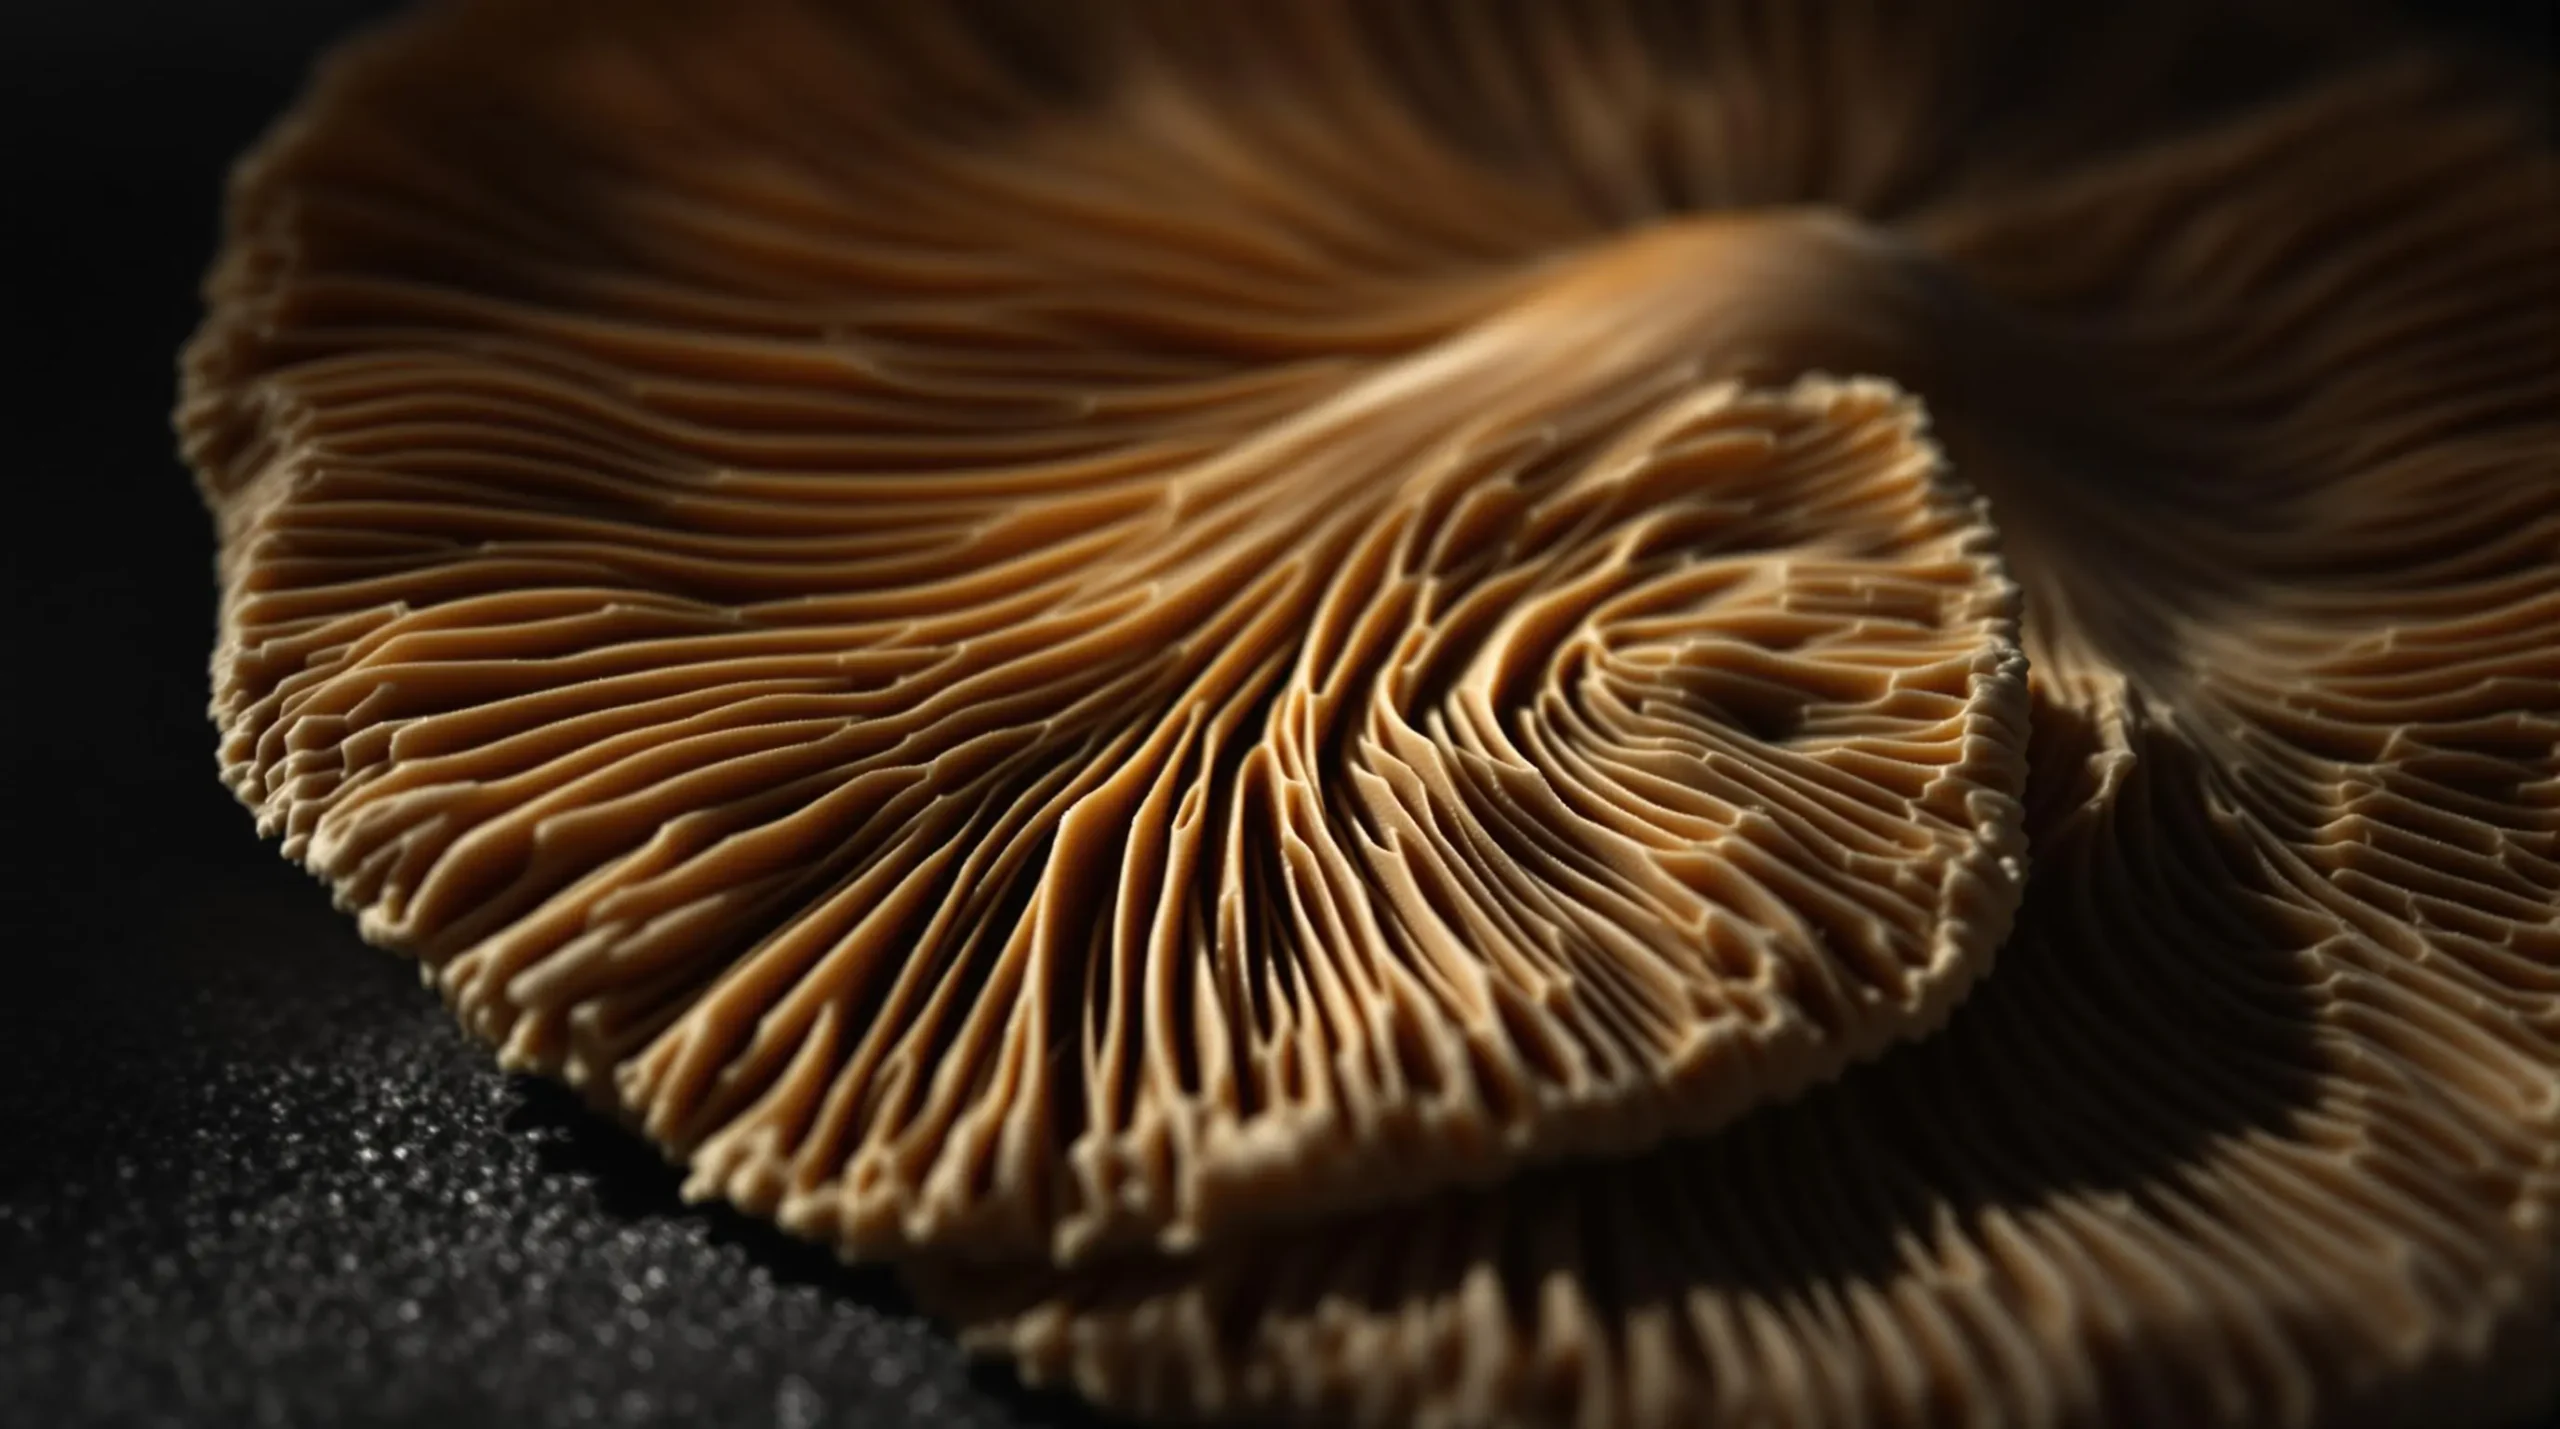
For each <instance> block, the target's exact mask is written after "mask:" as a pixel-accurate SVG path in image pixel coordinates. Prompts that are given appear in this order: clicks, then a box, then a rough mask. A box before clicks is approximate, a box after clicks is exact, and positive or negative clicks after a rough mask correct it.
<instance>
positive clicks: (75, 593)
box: [0, 0, 2560, 1429]
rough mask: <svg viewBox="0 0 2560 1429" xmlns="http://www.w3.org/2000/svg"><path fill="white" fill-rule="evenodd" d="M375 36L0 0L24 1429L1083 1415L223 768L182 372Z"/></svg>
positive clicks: (19, 1400)
mask: <svg viewBox="0 0 2560 1429" xmlns="http://www.w3.org/2000/svg"><path fill="white" fill-rule="evenodd" d="M381 8H383V7H382V6H381V5H379V4H366V3H357V0H336V3H331V0H259V3H248V0H164V3H159V4H87V5H73V4H69V3H62V0H34V3H15V4H0V65H5V66H7V67H8V68H7V71H6V87H5V89H0V134H5V135H6V136H7V137H8V142H9V157H10V165H9V167H8V168H7V170H6V171H5V174H4V175H0V215H5V216H6V217H7V219H8V223H7V229H6V232H7V237H6V238H0V247H5V248H6V249H7V250H8V254H7V256H8V258H9V259H10V262H11V264H12V267H11V269H10V270H9V271H8V272H7V273H6V275H5V278H0V303H5V304H6V305H7V307H6V309H5V317H6V319H7V323H6V326H5V327H0V332H5V333H6V334H7V335H8V337H9V339H10V340H11V341H10V344H9V345H10V347H11V349H12V356H13V358H14V359H16V360H15V361H13V362H12V363H11V364H10V365H11V366H12V367H15V368H18V369H20V370H21V372H22V373H23V372H24V371H25V370H26V369H28V368H30V367H32V368H33V369H34V370H35V374H36V381H35V383H34V385H32V386H27V385H23V379H22V385H19V386H17V387H15V388H11V389H0V411H5V412H6V413H7V414H8V422H7V424H6V426H5V428H0V430H5V431H6V432H7V434H8V436H9V445H7V446H6V447H5V448H0V450H5V452H6V454H7V456H6V460H7V467H6V480H7V481H8V482H9V490H10V493H11V496H12V500H13V501H14V503H15V504H14V505H10V506H6V507H0V542H5V543H6V547H7V559H6V561H5V563H0V581H5V584H4V585H0V598H5V602H6V604H5V606H0V609H5V610H6V611H7V612H8V615H9V620H8V622H7V624H6V626H5V627H0V628H5V629H6V630H7V631H8V632H9V634H8V641H7V645H6V664H5V666H0V670H5V674H0V696H4V697H0V721H5V723H0V777H4V778H5V782H0V793H5V795H6V798H5V800H0V808H5V809H6V811H7V813H6V827H5V829H0V834H5V836H6V838H7V840H8V846H9V847H11V848H12V849H13V850H14V853H13V855H12V860H11V861H10V862H8V863H7V864H5V865H0V868H5V874H0V957H5V959H6V961H5V965H4V966H5V976H0V1425H31V1426H33V1425H44V1426H52V1425H64V1426H70V1425H92V1424H94V1425H170V1426H189V1429H194V1426H223V1425H232V1424H259V1425H326V1426H336V1425H359V1424H454V1423H462V1424H485V1425H489V1426H493V1429H515V1427H516V1426H548V1425H578V1424H619V1425H643V1424H669V1425H674V1424H724V1425H741V1426H743V1425H781V1426H790V1427H791V1429H807V1426H815V1425H849V1426H850V1425H861V1426H882V1429H897V1426H908V1425H915V1426H921V1425H1063V1424H1093V1423H1096V1422H1097V1421H1094V1420H1092V1419H1089V1418H1087V1417H1084V1416H1082V1415H1081V1414H1079V1413H1078V1412H1077V1411H1075V1410H1074V1409H1073V1408H1072V1407H1071V1406H1067V1405H1064V1404H1061V1403H1059V1402H1057V1401H1054V1400H1049V1399H1041V1398H1035V1397H1032V1396H1027V1395H1025V1394H1023V1393H1021V1392H1020V1391H1019V1390H1017V1389H1014V1388H1013V1387H1011V1386H1010V1384H1009V1383H1008V1382H1007V1381H1006V1380H1005V1379H1004V1377H1003V1376H1002V1375H1001V1374H997V1373H993V1372H989V1371H985V1370H973V1369H971V1368H970V1367H969V1366H967V1365H966V1364H965V1363H964V1361H963V1360H962V1358H961V1356H960V1355H959V1353H958V1351H957V1350H956V1349H954V1348H953V1347H952V1346H951V1344H950V1343H949V1341H948V1340H947V1339H945V1338H943V1337H942V1336H940V1335H939V1334H937V1333H936V1332H935V1331H934V1330H933V1329H932V1328H931V1327H930V1326H929V1325H927V1324H926V1323H925V1322H924V1321H923V1320H921V1319H920V1318H919V1317H917V1316H916V1315H915V1314H914V1313H913V1312H912V1311H911V1310H910V1309H908V1308H907V1307H906V1306H905V1305H904V1303H903V1302H902V1301H901V1300H900V1298H899V1297H898V1295H897V1293H896V1291H895V1289H894V1287H893V1286H892V1285H891V1283H890V1282H889V1281H888V1280H887V1279H886V1277H883V1276H878V1275H869V1274H853V1273H848V1272H845V1271H842V1270H840V1269H838V1268H836V1267H835V1266H834V1265H833V1264H832V1262H830V1261H828V1260H827V1259H826V1258H824V1257H823V1256H819V1255H815V1254H812V1253H809V1252H807V1251H805V1250H802V1249H800V1248H798V1247H795V1246H792V1245H790V1244H788V1243H786V1242H784V1241H782V1240H781V1239H780V1238H779V1237H777V1236H774V1235H772V1234H770V1233H768V1232H764V1231H761V1230H759V1229H757V1228H755V1227H752V1226H748V1225H745V1224H743V1223H741V1222H739V1221H738V1220H737V1219H735V1218H733V1217H728V1216H724V1215H718V1214H711V1213H704V1212H697V1211H691V1210H687V1209H685V1208H683V1207H682V1206H680V1205H679V1204H678V1203H677V1200H676V1196H675V1177H674V1175H673V1173H672V1172H670V1171H668V1170H667V1169H666V1168H665V1167H663V1166H662V1165H660V1164H659V1163H658V1162H657V1161H656V1160H655V1158H654V1157H653V1156H652V1155H651V1154H649V1153H648V1152H646V1151H645V1150H642V1149H640V1148H639V1147H638V1146H637V1145H636V1143H634V1142H633V1141H631V1140H630V1139H629V1138H627V1137H625V1136H623V1135H622V1134H621V1133H619V1132H617V1131H614V1130H612V1129H610V1128H608V1127H605V1126H603V1125H601V1124H599V1123H597V1122H596V1121H594V1120H593V1119H591V1118H589V1117H587V1116H586V1115H585V1114H584V1113H583V1112H581V1111H580V1110H578V1109H577V1108H576V1107H575V1105H574V1104H573V1103H571V1102H570V1100H569V1099H568V1098H567V1097H566V1096H565V1095H563V1094H560V1093H556V1092H550V1091H547V1090H545V1089H542V1088H537V1087H530V1086H527V1085H524V1084H521V1083H518V1082H514V1081H510V1080H509V1079H506V1078H503V1077H501V1076H499V1075H498V1074H497V1073H496V1072H494V1071H492V1070H491V1069H490V1067H489V1058H488V1056H487V1054H486V1053H485V1052H483V1051H482V1050H480V1049H479V1048H477V1047H475V1046H473V1045H471V1044H469V1043H468V1042H467V1041H466V1040H465V1039H464V1038H463V1037H462V1036H461V1034H460V1033H458V1032H456V1031H455V1030H453V1028H452V1027H451V1026H450V1024H449V1023H448V1021H447V1019H446V1018H445V1016H444V1014H443V1012H442V1011H441V1009H440V1008H438V1007H437V1005H436V1004H435V1002H434V999H433V998H432V997H430V996H429V995H427V994H426V993H424V992H423V991H421V990H420V989H419V988H418V986H417V984H416V981H415V978H414V976H413V975H412V973H411V971H410V970H409V969H408V968H407V967H405V966H403V965H402V964H400V963H399V962H397V961H396V960H394V959H391V958H388V957H386V956H384V955H382V954H379V953H376V952H373V951H370V950H368V949H366V948H364V947H363V946H362V945H361V944H360V943H359V942H358V941H357V939H356V937H355V934H354V931H353V927H352V924H351V923H350V921H349V920H347V919H346V918H344V917H342V916H341V915H339V914H337V913H336V912H334V911H333V910H332V909H331V908H330V907H329V903H328V899H327V898H326V896H325V894H324V893H323V892H322V890H321V889H319V888H318V887H317V886H315V885H314V884H312V883H311V882H310V881H309V880H307V879H305V878H304V877H303V876H302V875H300V874H298V873H296V872H295V871H293V870H292V869H290V868H288V867H286V866H284V865H283V864H282V863H281V862H280V861H279V860H278V859H277V858H276V857H275V855H274V853H273V851H272V850H270V849H267V848H264V847H261V846H260V845H259V844H258V842H257V840H256V839H255V837H254V835H253V834H252V832H251V830H250V826H249V821H248V819H247V817H246V816H245V815H244V814H243V813H242V812H241V811H240V810H238V809H237V808H236V807H235V806H233V805H232V803H231V802H230V800H229V798H228V796H227V795H225V794H224V793H223V791H222V790H221V789H220V787H219V786H218V785H217V784H216V783H215V781H214V778H213V770H212V762H211V755H210V747H211V742H212V735H211V731H210V729H209V727H208V726H207V724H206V723H205V721H204V718H203V714H202V710H203V704H204V677H203V671H204V661H205V655H206V651H207V648H208V645H209V643H210V637H211V629H212V583H211V569H210V566H211V533H210V530H209V527H208V524H207V523H206V521H205V520H204V518H203V516H202V514H201V512H200V510H199V509H198V507H197V505H196V502H195V500H194V497H193V495H192V493H191V492H190V491H189V489H188V487H187V484H186V481H185V478H184V474H183V473H182V472H181V471H180V469H179V468H178V466H177V464H176V462H175V460H174V459H173V458H172V456H171V454H170V441H169V436H168V426H167V416H166V414H167V411H168V406H169V401H170V396H171V388H172V370H171V363H172V354H173V353H174V351H175V349H176V347H177V345H178V343H179V342H180V341H181V340H182V339H183V338H184V336H185V335H186V333H187V331H188V330H189V329H190V328H191V327H192V326H193V324H194V322H195V319H196V303H195V285H196V280H197V275H198V273H199V272H200V270H201V268H202V266H203V264H204V262H205V260H206V258H207V256H208V255H209V253H210V251H211V248H212V244H213V238H214V232H215V229H214V222H215V213H216V210H217V205H218V199H219V188H220V179H221V174H222V171H223V168H224V167H225V165H226V164H227V162H228V160H229V159H230V158H231V157H232V156H233V155H234V154H236V153H237V152H239V151H240V150H241V149H242V148H244V147H245V146H246V145H247V144H248V143H249V142H250V141H251V140H252V139H253V138H254V136H255V135H256V133H257V132H258V130H259V129H260V128H261V127H263V126H264V124H265V123H266V122H267V121H268V120H269V119H270V118H272V117H273V115H274V114H276V113H277V112H278V111H279V110H281V108H282V107H283V106H284V105H285V104H286V103H287V102H288V101H289V99H290V98H291V95H292V93H293V91H294V90H295V88H296V87H297V86H298V84H299V82H300V77H301V74H302V71H303V68H304V66H305V65H306V63H307V62H308V59H309V57H310V56H311V54H312V53H313V52H314V51H315V50H316V48H317V47H318V46H319V45H320V44H322V43H323V42H324V41H325V40H326V39H327V38H329V37H331V36H333V35H335V34H337V33H340V32H342V31H343V30H345V29H346V28H347V27H348V26H349V25H350V24H351V23H354V22H356V21H359V20H361V19H362V18H364V17H365V16H367V15H368V14H370V13H373V12H376V11H378V10H380V9H381ZM2450 8H2451V9H2453V10H2455V11H2458V12H2459V13H2460V16H2461V17H2463V18H2467V19H2468V20H2470V21H2471V22H2472V23H2474V24H2476V25H2479V26H2482V27H2485V28H2486V29H2488V30H2489V31H2491V32H2493V33H2499V34H2503V35H2504V36H2505V37H2506V39H2507V43H2508V44H2509V45H2510V47H2511V48H2518V49H2521V50H2522V51H2524V52H2526V53H2527V55H2528V58H2529V57H2530V55H2531V52H2532V51H2534V50H2535V49H2537V48H2547V46H2548V44H2549V37H2550V33H2551V31H2550V9H2549V5H2548V0H2518V3H2501V4H2485V5H2484V4H2473V5H2466V6H2454V7H2450ZM65 691H68V692H74V694H73V695H72V696H71V697H68V698H66V697H65V695H64V694H63V693H62V692H65ZM2554 1429H2560V1425H2555V1426H2554Z"/></svg>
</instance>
